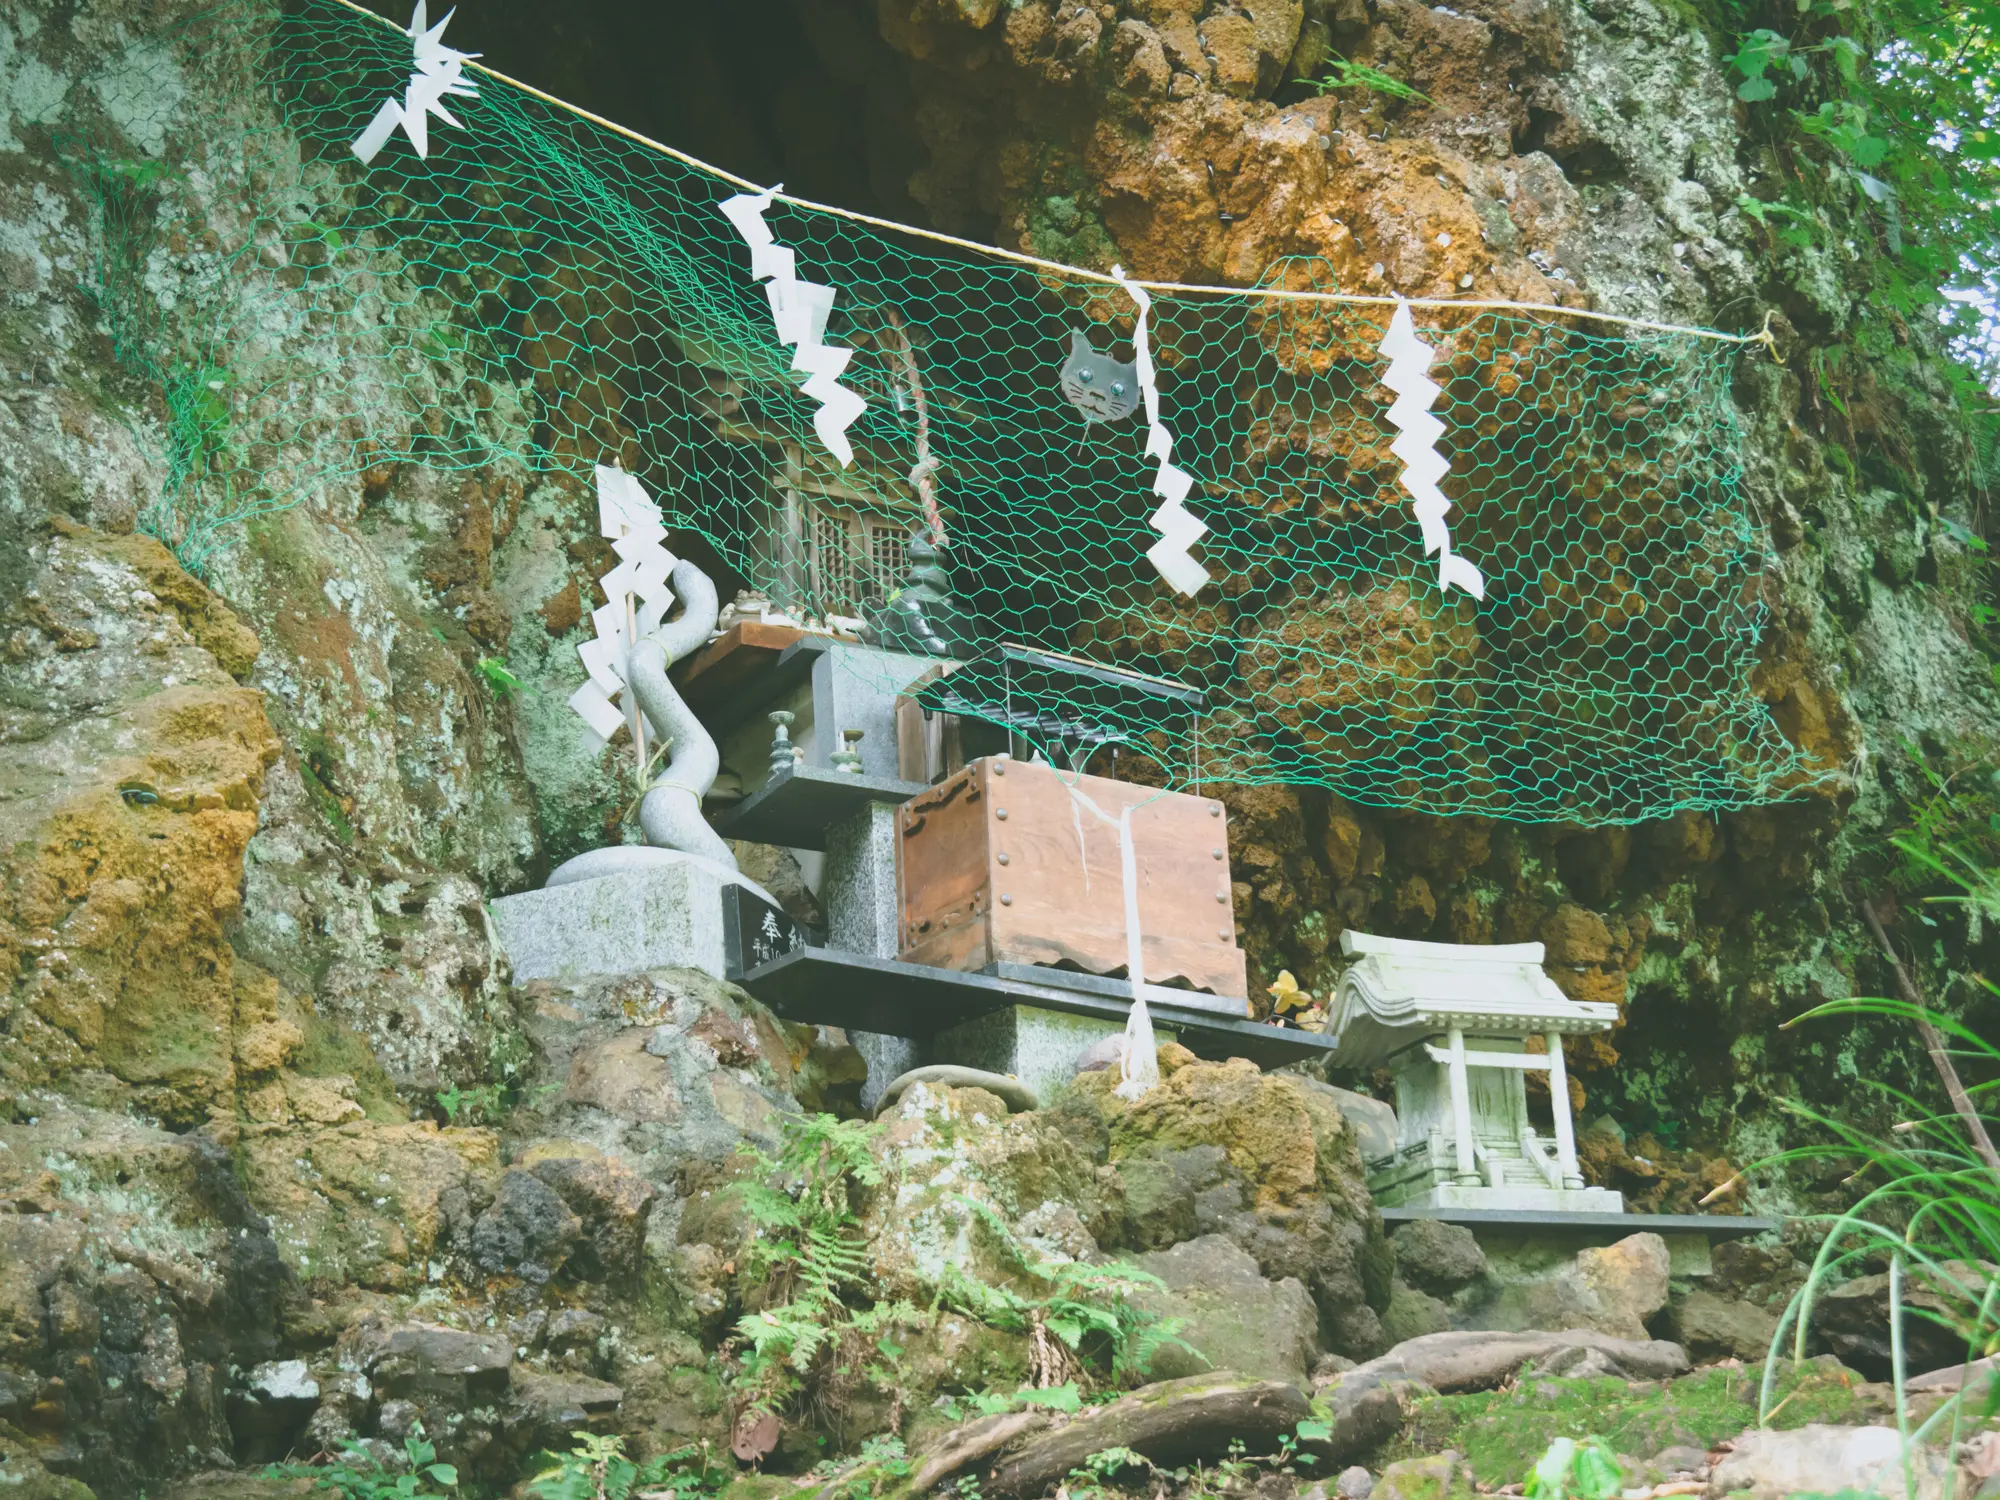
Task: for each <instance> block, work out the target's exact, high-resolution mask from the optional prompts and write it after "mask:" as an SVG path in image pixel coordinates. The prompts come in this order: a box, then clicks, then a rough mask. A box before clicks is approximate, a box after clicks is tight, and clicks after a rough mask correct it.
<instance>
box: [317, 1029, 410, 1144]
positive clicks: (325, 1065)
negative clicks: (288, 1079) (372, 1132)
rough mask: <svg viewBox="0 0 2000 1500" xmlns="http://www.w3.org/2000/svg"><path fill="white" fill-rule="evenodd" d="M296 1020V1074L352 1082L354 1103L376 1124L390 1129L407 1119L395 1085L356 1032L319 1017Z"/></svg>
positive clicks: (407, 1112) (405, 1110) (407, 1114)
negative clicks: (298, 1039) (298, 1034)
mask: <svg viewBox="0 0 2000 1500" xmlns="http://www.w3.org/2000/svg"><path fill="white" fill-rule="evenodd" d="M298 1019H299V1030H300V1031H302V1032H303V1033H304V1034H305V1041H304V1042H303V1043H301V1044H300V1047H299V1050H298V1054H297V1055H296V1056H295V1057H294V1058H293V1062H292V1065H293V1067H294V1068H295V1069H296V1070H297V1071H298V1072H300V1073H303V1074H305V1075H306V1076H307V1077H310V1078H339V1077H346V1078H352V1079H353V1080H354V1097H355V1100H356V1101H357V1102H358V1103H359V1104H360V1105H361V1107H362V1109H364V1110H365V1111H367V1114H368V1118H369V1119H371V1120H374V1121H376V1122H377V1123H379V1124H383V1125H394V1124H397V1123H398V1122H400V1121H403V1120H407V1119H408V1118H409V1114H410V1112H409V1110H408V1109H407V1108H405V1107H404V1105H403V1101H402V1100H401V1099H400V1098H398V1097H397V1095H396V1085H395V1084H393V1083H391V1082H390V1081H389V1075H388V1073H387V1072H385V1071H384V1070H383V1067H382V1064H381V1063H380V1062H379V1061H378V1060H377V1059H376V1057H375V1054H374V1052H373V1051H371V1050H370V1049H369V1046H368V1043H367V1042H366V1041H364V1040H363V1039H362V1038H361V1035H360V1034H359V1033H358V1032H354V1031H350V1030H348V1028H347V1027H345V1026H342V1025H340V1024H339V1023H337V1022H334V1021H329V1020H327V1019H326V1018H325V1017H324V1016H320V1015H314V1014H307V1015H303V1016H300V1017H299V1018H298Z"/></svg>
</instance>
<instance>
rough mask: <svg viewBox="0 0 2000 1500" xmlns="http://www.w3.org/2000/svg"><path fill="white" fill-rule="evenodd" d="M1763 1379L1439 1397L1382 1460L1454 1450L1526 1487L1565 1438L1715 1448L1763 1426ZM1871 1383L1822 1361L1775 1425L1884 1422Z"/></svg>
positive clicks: (1708, 1376)
mask: <svg viewBox="0 0 2000 1500" xmlns="http://www.w3.org/2000/svg"><path fill="white" fill-rule="evenodd" d="M1760 1378H1761V1375H1760V1371H1759V1370H1758V1368H1756V1367H1752V1368H1749V1369H1742V1370H1729V1369H1710V1370H1702V1371H1699V1372H1697V1373H1696V1374H1693V1375H1688V1376H1684V1377H1683V1378H1681V1379H1679V1380H1674V1381H1668V1382H1664V1383H1653V1382H1639V1383H1637V1384H1628V1383H1627V1382H1625V1381H1623V1380H1617V1379H1612V1378H1608V1377H1607V1378H1602V1379H1587V1380H1562V1379H1534V1378H1532V1377H1530V1378H1525V1379H1523V1380H1522V1381H1521V1382H1520V1384H1518V1385H1517V1386H1515V1387H1514V1388H1513V1389H1512V1390H1500V1391H1478V1392H1474V1393H1471V1394H1467V1395H1459V1396H1430V1397H1426V1398H1424V1399H1422V1400H1420V1401H1418V1402H1417V1403H1416V1406H1415V1409H1414V1411H1413V1412H1412V1414H1411V1418H1410V1421H1409V1422H1408V1423H1407V1424H1406V1425H1405V1426H1404V1428H1403V1431H1402V1433H1401V1434H1400V1435H1399V1436H1398V1437H1397V1438H1396V1439H1395V1440H1394V1441H1393V1443H1392V1444H1391V1446H1390V1447H1389V1448H1388V1449H1387V1450H1385V1451H1384V1452H1383V1453H1382V1454H1381V1455H1380V1458H1381V1459H1382V1461H1384V1462H1388V1461H1393V1460H1395V1459H1399V1458H1408V1457H1413V1456H1417V1455H1421V1454H1425V1453H1436V1452H1439V1451H1441V1450H1444V1449H1447V1448H1450V1449H1456V1450H1457V1451H1458V1452H1460V1453H1462V1454H1464V1455H1465V1457H1466V1459H1467V1461H1468V1462H1470V1463H1471V1465H1472V1469H1473V1473H1474V1474H1475V1475H1477V1476H1478V1478H1479V1479H1480V1480H1481V1481H1482V1482H1484V1483H1486V1484H1489V1485H1498V1484H1507V1483H1512V1482H1514V1481H1516V1480H1519V1479H1520V1478H1521V1477H1522V1476H1523V1475H1525V1474H1526V1473H1527V1472H1528V1470H1529V1469H1530V1468H1531V1467H1532V1466H1533V1464H1534V1462H1535V1460H1536V1459H1538V1458H1540V1457H1541V1456H1542V1454H1543V1452H1545V1451H1546V1450H1547V1448H1548V1446H1549V1444H1550V1443H1551V1442H1553V1441H1554V1440H1555V1439H1556V1438H1559V1437H1583V1436H1593V1437H1598V1438H1602V1439H1603V1440H1604V1442H1605V1443H1606V1444H1607V1445H1608V1446H1609V1447H1610V1448H1611V1449H1612V1450H1613V1451H1614V1452H1617V1453H1623V1454H1630V1455H1632V1456H1634V1457H1639V1458H1647V1457H1650V1456H1651V1455H1653V1454H1655V1453H1657V1452H1659V1451H1660V1450H1661V1449H1662V1448H1668V1447H1674V1446H1677V1445H1687V1446H1691V1447H1696V1448H1713V1447H1714V1446H1715V1445H1716V1444H1717V1443H1719V1442H1721V1441H1722V1440H1723V1439H1724V1438H1729V1437H1734V1436H1735V1435H1736V1434H1737V1433H1739V1432H1743V1431H1745V1430H1746V1429H1748V1428H1751V1427H1755V1426H1756V1425H1757V1391H1758V1381H1759V1379H1760ZM1861 1385H1862V1382H1861V1377H1860V1376H1859V1375H1856V1374H1855V1373H1854V1372H1853V1371H1852V1370H1844V1369H1841V1368H1840V1367H1839V1366H1838V1365H1837V1364H1835V1363H1834V1362H1833V1361H1831V1360H1830V1359H1829V1360H1823V1361H1822V1360H1814V1361H1810V1362H1808V1363H1807V1364H1805V1365H1803V1366H1800V1367H1797V1368H1796V1369H1795V1370H1788V1371H1787V1372H1786V1373H1785V1374H1784V1375H1783V1376H1781V1378H1780V1379H1779V1382H1778V1386H1777V1396H1776V1398H1775V1399H1776V1400H1777V1401H1778V1402H1780V1403H1781V1404H1779V1405H1778V1406H1776V1407H1775V1408H1774V1416H1773V1420H1772V1422H1771V1425H1772V1426H1773V1427H1775V1428H1778V1429H1780V1430H1785V1429H1790V1428H1794V1427H1803V1426H1804V1425H1805V1424H1806V1423H1808V1422H1868V1421H1871V1420H1873V1419H1874V1418H1875V1417H1876V1416H1877V1415H1878V1414H1879V1412H1878V1409H1877V1408H1876V1406H1875V1404H1874V1403H1873V1402H1872V1400H1871V1399H1870V1396H1869V1393H1868V1392H1867V1391H1866V1390H1865V1389H1861V1388H1860V1387H1861Z"/></svg>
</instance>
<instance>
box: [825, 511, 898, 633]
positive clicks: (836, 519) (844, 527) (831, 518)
mask: <svg viewBox="0 0 2000 1500" xmlns="http://www.w3.org/2000/svg"><path fill="white" fill-rule="evenodd" d="M807 531H808V536H809V537H810V557H809V559H808V561H809V565H810V571H811V578H812V591H813V597H814V600H815V601H816V603H817V604H818V606H819V608H820V609H821V610H822V611H824V612H826V613H828V614H836V615H848V616H858V615H860V613H861V606H862V605H863V604H878V603H880V602H881V601H882V599H883V598H884V597H885V596H886V595H888V594H890V593H893V592H894V591H895V590H896V589H899V588H901V587H902V585H903V575H904V574H905V573H906V572H907V571H908V570H909V565H910V537H909V532H908V530H907V529H906V528H905V527H904V526H903V525H902V524H901V523H899V522H895V521H883V520H879V519H877V518H875V517H872V516H863V515H861V514H859V513H857V512H855V511H850V510H843V509H840V508H838V507H835V506H831V505H828V504H827V503H826V502H825V501H823V500H815V501H814V502H813V503H812V509H811V512H810V523H809V526H808V528H807Z"/></svg>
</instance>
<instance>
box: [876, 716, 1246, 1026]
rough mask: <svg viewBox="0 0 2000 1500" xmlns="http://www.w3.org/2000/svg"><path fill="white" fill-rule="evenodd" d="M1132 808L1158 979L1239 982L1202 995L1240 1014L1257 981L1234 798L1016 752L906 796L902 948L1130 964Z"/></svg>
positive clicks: (1016, 960)
mask: <svg viewBox="0 0 2000 1500" xmlns="http://www.w3.org/2000/svg"><path fill="white" fill-rule="evenodd" d="M1093 805H1094V807H1095V809H1096V811H1095V812H1093V810H1092V807H1093ZM1127 808H1130V809H1131V810H1132V811H1131V828H1132V849H1133V855H1134V863H1135V866H1136V882H1137V887H1138V904H1139V923H1138V925H1139V931H1140V935H1141V947H1140V955H1141V961H1142V962H1143V964H1144V966H1145V976H1144V977H1145V979H1146V982H1147V983H1149V984H1162V985H1173V986H1175V987H1178V988H1188V989H1193V990H1200V991H1207V992H1208V993H1209V994H1211V995H1216V996H1224V997H1228V1000H1229V1001H1230V1002H1231V1003H1229V1004H1227V1005H1222V1004H1210V1005H1205V1006H1203V1008H1204V1009H1216V1010H1226V1011H1227V1013H1228V1014H1231V1015H1237V1016H1240V1015H1242V1014H1243V1012H1244V1008H1245V1007H1244V1004H1243V1002H1244V998H1245V996H1247V995H1248V994H1249V986H1248V983H1247V982H1246V979H1245V975H1244V968H1243V950H1242V949H1240V948H1238V947H1237V946H1236V923H1235V919H1234V917H1233V915H1232V908H1231V904H1230V898H1229V841H1228V823H1227V820H1226V818H1225V817H1224V815H1223V810H1222V804H1221V803H1220V802H1217V801H1215V800H1213V799H1212V798H1208V797H1191V796H1188V795H1186V794H1184V793H1180V792H1162V791H1159V790H1157V789H1155V788H1153V787H1145V786H1134V785H1132V784H1131V783H1129V782H1123V781H1111V780H1108V779H1106V778H1104V777H1101V776H1077V775H1074V774H1071V773H1069V772H1063V771H1057V770H1056V769H1055V768H1054V767H1052V766H1047V765H1029V764H1026V763H1025V762H1022V761H1017V760H1012V759H1009V758H1008V757H1006V756H1004V755H995V756H988V757H986V758H984V759H982V760H976V761H974V762H972V764H970V765H968V766H966V767H965V768H964V769H963V770H961V771H959V772H957V773H956V774H955V775H953V776H951V777H949V778H947V779H946V780H945V781H943V782H940V783H939V784H938V785H937V786H935V787H932V788H931V789H930V790H929V791H927V792H923V793H921V794H920V795H918V796H916V797H913V798H911V799H910V800H909V801H908V802H906V803H904V804H903V805H902V807H901V808H899V809H898V811H897V817H896V822H897V831H898V833H899V835H900V836H899V837H898V839H897V847H898V857H897V862H896V868H897V879H898V888H899V895H900V898H901V907H902V910H901V917H902V931H901V952H900V953H899V954H898V955H897V956H898V957H899V958H901V959H902V960H903V961H904V962H906V963H914V964H929V965H931V966H933V967H937V968H945V969H967V970H973V971H978V970H982V969H985V968H986V967H987V966H988V965H989V964H1042V965H1047V966H1051V967H1058V968H1065V969H1076V970H1081V971H1082V972H1084V973H1087V974H1107V975H1119V976H1123V975H1124V974H1125V971H1126V967H1127V963H1126V955H1127V946H1126V935H1125V913H1126V900H1125V882H1124V877H1123V861H1122V859H1121V857H1120V847H1119V829H1118V819H1119V817H1120V815H1121V814H1122V813H1123V812H1124V811H1125V810H1126V809H1127ZM1099 813H1101V814H1102V815H1103V816H1101V817H1100V816H1099V815H1098V814H1099ZM1107 820H1109V821H1107ZM1195 998H1196V997H1194V996H1190V997H1189V999H1190V1000H1191V1001H1192V1000H1194V999H1195Z"/></svg>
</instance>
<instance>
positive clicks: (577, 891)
mask: <svg viewBox="0 0 2000 1500" xmlns="http://www.w3.org/2000/svg"><path fill="white" fill-rule="evenodd" d="M651 852H652V853H654V854H656V855H663V854H666V853H667V852H668V851H666V850H654V851H651ZM731 883H734V884H737V885H741V886H742V887H743V888H744V889H745V890H748V891H750V892H751V893H752V894H754V895H759V896H763V897H764V899H765V900H767V901H768V900H770V897H769V896H766V895H764V892H763V891H762V890H761V888H760V887H758V885H757V884H756V882H754V881H751V880H746V879H743V878H742V877H740V876H733V875H731V874H730V873H729V872H728V871H725V870H722V869H720V868H719V867H717V866H715V865H712V864H710V863H709V862H708V861H706V860H699V859H695V858H693V857H692V856H683V857H682V858H680V859H669V860H661V861H657V862H654V863H652V864H650V865H649V866H648V867H647V868H644V869H639V870H631V871H627V872H625V873H623V874H618V875H605V876H602V877H600V878H598V879H595V880H577V881H572V882H570V883H569V884H567V885H558V886H552V887H549V888H547V889H544V890H539V891H524V892H522V893H521V894H520V895H518V896H502V897H500V898H499V899H498V900H497V901H494V902H492V903H491V904H490V905H489V906H488V908H487V909H488V910H489V911H490V912H491V913H492V917H493V930H494V933H495V935H496V936H497V937H498V938H499V940H500V946H501V947H502V948H503V949H505V950H506V953H507V959H508V962H509V963H511V964H512V965H513V969H514V979H515V981H516V982H517V983H526V982H527V981H529V980H533V979H585V978H589V977H592V976H594V975H603V974H637V973H642V972H643V971H645V970H647V969H664V968H688V969H700V970H702V971H704V972H705V973H709V974H713V975H714V976H715V977H716V978H717V979H721V978H724V977H726V970H725V967H724V957H723V945H722V888H723V886H724V885H726V884H731ZM773 904H774V905H775V904H776V903H773Z"/></svg>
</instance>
